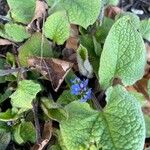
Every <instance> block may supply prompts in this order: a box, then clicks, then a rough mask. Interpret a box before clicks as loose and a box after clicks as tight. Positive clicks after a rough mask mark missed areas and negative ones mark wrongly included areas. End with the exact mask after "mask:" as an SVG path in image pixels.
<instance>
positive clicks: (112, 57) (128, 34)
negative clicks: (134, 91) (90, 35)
mask: <svg viewBox="0 0 150 150" xmlns="http://www.w3.org/2000/svg"><path fill="white" fill-rule="evenodd" d="M132 18H133V17H132V16H131V15H130V16H129V15H126V16H123V17H122V18H120V19H119V20H117V22H116V23H115V24H114V25H113V26H112V28H111V30H110V32H109V34H108V36H107V38H106V41H105V44H104V48H103V51H102V55H101V59H100V68H99V78H100V84H101V86H102V88H104V89H105V88H108V87H109V86H110V85H111V84H112V80H113V78H115V77H117V78H120V79H121V80H122V82H123V84H124V85H132V84H134V83H135V82H136V81H137V80H139V79H141V78H142V76H143V74H144V67H145V63H146V50H145V46H144V42H143V39H142V37H141V35H140V33H139V32H138V31H137V28H136V25H135V22H136V21H135V19H136V18H135V17H134V18H133V21H132Z"/></svg>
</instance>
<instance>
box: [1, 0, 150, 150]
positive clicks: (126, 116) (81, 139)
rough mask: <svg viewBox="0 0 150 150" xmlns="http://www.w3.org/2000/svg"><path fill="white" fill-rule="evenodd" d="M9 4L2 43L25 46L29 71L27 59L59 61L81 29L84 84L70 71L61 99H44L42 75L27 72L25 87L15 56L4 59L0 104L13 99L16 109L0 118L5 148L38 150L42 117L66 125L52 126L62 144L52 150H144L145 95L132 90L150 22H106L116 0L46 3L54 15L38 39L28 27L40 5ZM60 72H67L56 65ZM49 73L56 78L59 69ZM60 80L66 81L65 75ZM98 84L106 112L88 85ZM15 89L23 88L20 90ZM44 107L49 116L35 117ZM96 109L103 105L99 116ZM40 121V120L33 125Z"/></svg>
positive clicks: (125, 17)
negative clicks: (107, 10) (104, 12)
mask: <svg viewBox="0 0 150 150" xmlns="http://www.w3.org/2000/svg"><path fill="white" fill-rule="evenodd" d="M7 2H8V5H9V7H10V11H9V12H8V16H9V17H10V19H12V20H13V22H11V23H10V22H8V23H6V24H5V25H3V26H2V28H1V29H0V36H1V37H3V38H5V39H8V40H10V41H13V42H16V43H19V42H22V43H19V44H20V45H21V46H20V47H19V51H18V58H19V61H20V65H21V67H22V68H24V67H26V68H28V64H27V62H28V59H29V58H30V57H33V58H34V57H40V56H41V51H42V54H43V55H42V56H43V57H48V58H54V57H58V56H59V54H57V55H56V49H55V48H56V47H57V46H58V45H61V46H63V45H64V43H65V42H66V41H67V40H68V38H69V37H70V31H71V24H75V25H78V29H79V32H80V35H79V43H80V45H79V47H78V49H77V50H76V56H77V59H76V60H77V63H78V68H79V69H78V70H79V73H80V75H79V77H77V76H76V75H75V73H74V72H73V71H70V73H68V75H66V76H65V81H66V83H67V86H66V88H65V90H64V91H63V93H62V94H61V95H60V96H59V98H57V100H54V99H53V96H49V95H52V93H53V92H51V91H50V93H48V94H47V95H46V94H45V95H44V94H43V93H46V92H47V91H48V90H47V89H48V88H47V87H44V84H42V83H43V78H42V77H41V76H40V74H39V72H38V73H37V72H36V73H35V70H31V68H28V69H27V70H29V72H28V74H26V76H27V77H26V79H24V80H21V79H20V78H19V79H18V78H17V73H14V72H13V73H12V72H8V71H4V69H5V68H4V64H5V63H6V62H7V63H9V64H11V66H12V67H13V68H15V67H16V66H15V64H16V60H15V58H14V55H13V54H11V53H7V57H6V60H5V59H0V69H1V70H0V76H1V77H0V82H1V83H2V82H6V81H7V83H9V84H6V85H7V87H5V89H7V90H6V91H5V92H4V93H3V94H1V97H0V104H3V102H4V101H8V98H9V100H10V105H11V107H10V108H8V109H7V110H6V111H3V112H0V135H1V136H0V137H1V138H0V149H2V150H3V149H6V147H7V146H8V144H9V142H10V141H11V140H12V141H14V142H16V143H17V144H19V145H22V144H25V143H27V142H30V143H33V144H35V143H36V142H37V141H38V140H37V138H39V137H38V135H39V133H38V128H37V124H36V121H37V118H38V119H41V121H42V122H47V121H50V122H52V123H53V124H54V123H55V121H57V122H58V123H59V128H56V127H55V126H53V127H51V128H52V130H53V132H52V133H51V134H50V135H49V136H50V137H51V136H54V137H55V138H54V139H56V140H54V141H52V142H50V144H49V143H48V142H47V143H46V144H47V145H48V148H47V150H49V149H52V150H101V149H102V150H124V149H127V150H142V149H143V148H144V141H145V138H146V133H147V130H146V127H145V120H144V116H143V112H142V110H141V107H142V106H141V101H142V98H141V94H139V93H135V92H130V91H128V90H127V88H126V87H127V86H130V85H133V84H134V83H135V82H137V81H138V80H140V79H141V78H142V77H143V75H144V67H145V65H146V50H145V45H144V40H143V38H145V37H146V38H147V37H150V36H149V34H148V33H146V36H145V34H144V32H145V31H144V26H147V24H149V21H146V22H145V23H143V21H142V22H141V21H140V19H139V18H138V16H136V15H134V14H132V13H123V14H121V15H118V16H117V17H116V18H115V19H114V20H112V19H110V18H107V17H106V16H103V15H102V14H101V12H102V9H105V7H107V6H108V5H110V4H111V5H114V4H117V2H118V1H116V0H114V1H113V0H106V1H104V0H46V2H47V5H48V16H47V18H46V21H45V22H44V24H43V27H42V30H41V32H42V33H40V32H36V33H34V34H31V33H28V31H27V30H25V27H26V25H27V24H29V23H30V22H31V21H32V18H33V17H34V11H35V8H36V0H29V1H28V2H26V0H22V1H20V0H7ZM100 15H102V18H101V20H99V18H100V17H99V16H100ZM92 29H94V32H93V30H92ZM25 39H26V41H25V42H24V40H25ZM50 41H51V44H49V43H50ZM19 44H18V45H19ZM41 45H42V46H43V48H41ZM54 47H55V48H54ZM43 59H44V58H43ZM39 65H40V63H39ZM58 65H59V67H60V66H61V64H60V63H56V64H55V66H56V67H57V66H58ZM51 66H52V65H51ZM46 67H47V66H46ZM46 69H47V70H48V71H52V70H53V71H55V68H53V69H52V68H46ZM61 69H63V67H61ZM42 71H43V70H41V72H42ZM44 71H45V70H44ZM48 71H47V72H48ZM63 71H64V70H63ZM45 72H46V71H45ZM45 72H44V73H45ZM10 74H11V75H10ZM41 74H43V72H42V73H41ZM51 74H52V72H51ZM64 74H65V73H64ZM82 75H83V76H84V79H82V78H83V77H82ZM58 76H59V77H62V76H61V72H60V74H59V72H58ZM93 77H95V78H97V80H98V84H99V86H100V89H101V90H99V91H98V92H100V91H102V92H104V93H105V97H106V98H105V99H104V98H103V100H105V103H106V105H105V106H103V107H102V106H101V105H100V104H99V102H98V100H97V98H96V96H95V90H94V89H93V88H92V87H93V86H94V84H95V83H94V82H92V83H90V84H89V80H90V78H93ZM63 78H64V76H63ZM85 78H86V79H85ZM115 79H118V80H120V81H121V82H119V83H120V84H119V83H114V82H115V81H114V80H115ZM41 80H42V81H41ZM60 80H62V78H61V79H60ZM91 80H92V79H91ZM40 81H41V82H40ZM14 83H16V84H17V86H15V88H14ZM91 84H92V85H93V86H90V85H91ZM12 87H13V88H12ZM37 101H38V102H39V108H40V110H41V111H40V112H41V113H42V114H40V117H39V116H35V114H34V115H33V113H35V112H34V111H33V113H32V111H31V110H32V109H34V108H33V106H34V105H33V104H34V103H35V102H37ZM95 105H99V106H98V107H96V108H97V109H96V108H95ZM35 117H36V121H35V120H33V118H35ZM40 134H41V133H40ZM50 140H53V139H51V138H49V139H48V141H50ZM51 143H53V145H51ZM38 144H39V143H38Z"/></svg>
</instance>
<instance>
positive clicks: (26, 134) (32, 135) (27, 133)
mask: <svg viewBox="0 0 150 150" xmlns="http://www.w3.org/2000/svg"><path fill="white" fill-rule="evenodd" d="M20 136H21V137H22V139H23V140H24V142H27V141H30V142H32V143H35V140H36V131H35V127H34V126H33V124H32V122H22V123H21V126H20Z"/></svg>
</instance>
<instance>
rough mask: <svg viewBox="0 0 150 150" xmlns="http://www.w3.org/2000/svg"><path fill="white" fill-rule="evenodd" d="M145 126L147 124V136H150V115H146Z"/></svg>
mask: <svg viewBox="0 0 150 150" xmlns="http://www.w3.org/2000/svg"><path fill="white" fill-rule="evenodd" d="M144 119H145V126H146V137H147V138H149V137H150V116H148V115H144Z"/></svg>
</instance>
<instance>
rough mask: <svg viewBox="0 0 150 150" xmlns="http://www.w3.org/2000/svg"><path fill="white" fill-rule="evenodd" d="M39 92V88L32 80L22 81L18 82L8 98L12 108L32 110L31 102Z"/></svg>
mask: <svg viewBox="0 0 150 150" xmlns="http://www.w3.org/2000/svg"><path fill="white" fill-rule="evenodd" d="M40 90H41V86H40V85H39V84H38V83H35V82H33V81H32V80H22V81H20V82H19V85H18V88H17V90H16V91H15V92H14V93H13V94H12V95H11V96H10V98H11V103H12V106H13V107H17V108H25V109H31V108H32V101H33V99H35V98H36V94H37V93H38V92H39V91H40Z"/></svg>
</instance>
